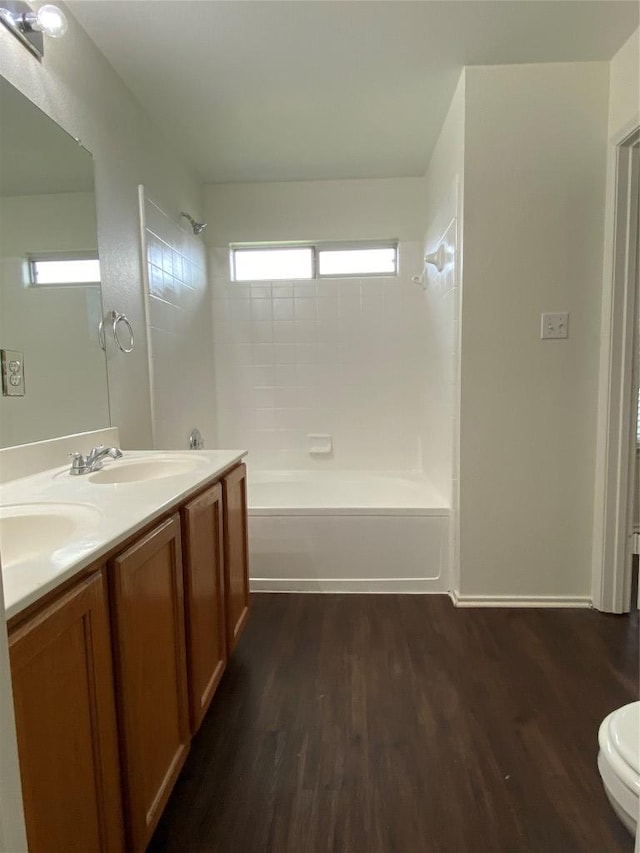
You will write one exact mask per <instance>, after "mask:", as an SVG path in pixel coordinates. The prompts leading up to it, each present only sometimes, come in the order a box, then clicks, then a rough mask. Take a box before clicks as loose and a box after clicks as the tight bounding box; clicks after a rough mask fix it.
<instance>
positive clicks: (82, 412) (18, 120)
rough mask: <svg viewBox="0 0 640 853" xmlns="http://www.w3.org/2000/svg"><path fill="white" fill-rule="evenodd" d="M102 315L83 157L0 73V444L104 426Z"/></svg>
mask: <svg viewBox="0 0 640 853" xmlns="http://www.w3.org/2000/svg"><path fill="white" fill-rule="evenodd" d="M102 315H103V310H102V295H101V290H100V273H99V261H98V241H97V234H96V215H95V196H94V184H93V161H92V158H91V155H90V154H89V152H88V151H86V150H85V149H84V148H82V146H81V145H79V144H78V142H77V141H76V140H75V139H73V138H72V137H71V136H69V135H68V134H67V133H66V132H65V131H64V130H62V128H60V127H59V126H58V125H57V124H55V122H53V121H52V120H51V119H50V118H49V117H48V116H47V115H45V114H44V113H43V112H41V111H40V110H39V109H38V108H37V107H35V106H34V105H33V104H32V103H31V102H30V101H28V100H27V99H26V98H25V97H24V96H23V95H22V94H21V93H20V92H18V90H17V89H15V88H14V87H13V86H11V85H10V84H9V83H7V81H6V80H4V79H3V78H1V77H0V348H1V349H2V350H3V353H4V355H5V359H4V363H3V373H4V374H5V375H4V377H3V388H2V396H0V446H2V447H7V446H10V445H16V444H24V443H25V442H30V441H40V440H42V439H46V438H53V437H56V436H60V435H67V434H69V433H73V432H82V431H85V430H91V429H99V428H101V427H105V426H109V400H108V392H107V372H106V360H105V354H104V352H103V349H102V342H101V339H100V328H99V327H100V321H101V319H102ZM14 353H18V354H21V355H18V356H16V355H14ZM22 379H24V383H23V384H22V381H21V380H22ZM7 391H8V392H9V395H7ZM22 391H24V394H23V395H22V393H21V392H22Z"/></svg>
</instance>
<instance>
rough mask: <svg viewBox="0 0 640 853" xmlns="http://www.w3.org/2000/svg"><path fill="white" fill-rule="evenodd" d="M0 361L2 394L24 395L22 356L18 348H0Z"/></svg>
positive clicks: (11, 395) (7, 395) (8, 395)
mask: <svg viewBox="0 0 640 853" xmlns="http://www.w3.org/2000/svg"><path fill="white" fill-rule="evenodd" d="M0 361H1V362H2V394H3V396H5V397H24V356H23V355H22V353H21V352H18V350H11V349H2V350H0Z"/></svg>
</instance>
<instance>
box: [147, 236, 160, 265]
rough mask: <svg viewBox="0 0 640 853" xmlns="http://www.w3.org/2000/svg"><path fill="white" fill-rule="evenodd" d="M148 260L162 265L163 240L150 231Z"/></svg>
mask: <svg viewBox="0 0 640 853" xmlns="http://www.w3.org/2000/svg"><path fill="white" fill-rule="evenodd" d="M146 239H147V260H148V261H149V263H151V264H155V266H157V267H162V240H160V239H159V238H158V237H156V235H155V234H153V233H152V232H150V231H147V233H146Z"/></svg>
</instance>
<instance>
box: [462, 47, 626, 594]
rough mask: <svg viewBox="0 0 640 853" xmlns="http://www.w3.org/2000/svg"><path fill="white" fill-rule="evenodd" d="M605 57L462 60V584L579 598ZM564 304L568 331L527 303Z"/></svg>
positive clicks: (584, 550)
mask: <svg viewBox="0 0 640 853" xmlns="http://www.w3.org/2000/svg"><path fill="white" fill-rule="evenodd" d="M608 83H609V65H608V63H567V64H548V65H519V66H500V67H497V66H496V67H475V68H468V69H467V71H466V115H465V192H464V273H463V277H464V282H463V299H462V363H461V418H460V423H461V435H460V465H461V472H460V473H461V480H460V524H461V530H460V560H461V577H460V590H461V592H462V593H463V594H467V595H472V596H473V595H483V594H484V595H494V596H495V595H505V596H526V595H529V596H559V597H562V596H566V597H569V598H571V597H588V596H589V593H590V585H591V571H590V568H591V565H590V563H591V530H592V520H593V496H594V452H595V442H596V407H597V393H598V349H599V334H600V330H599V324H600V298H601V292H602V250H603V246H602V243H603V227H604V191H605V170H606V141H607V109H608ZM543 311H569V312H570V315H571V316H570V324H569V329H570V333H569V338H568V340H559V341H541V340H540V314H541V312H543Z"/></svg>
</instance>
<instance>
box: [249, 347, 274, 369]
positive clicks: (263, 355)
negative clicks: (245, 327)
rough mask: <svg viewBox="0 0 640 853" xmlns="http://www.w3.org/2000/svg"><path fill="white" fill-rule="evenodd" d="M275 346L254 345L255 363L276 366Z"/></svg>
mask: <svg viewBox="0 0 640 853" xmlns="http://www.w3.org/2000/svg"><path fill="white" fill-rule="evenodd" d="M273 348H274V344H254V345H253V350H252V351H253V363H254V364H265V365H273V364H274V357H275V356H274V349H273Z"/></svg>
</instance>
